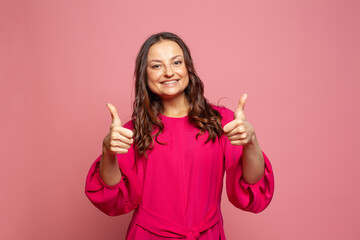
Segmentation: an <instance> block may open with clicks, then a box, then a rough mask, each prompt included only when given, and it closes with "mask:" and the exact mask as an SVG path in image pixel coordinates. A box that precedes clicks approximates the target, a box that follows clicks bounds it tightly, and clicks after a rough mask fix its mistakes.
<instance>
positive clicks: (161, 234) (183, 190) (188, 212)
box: [85, 106, 274, 240]
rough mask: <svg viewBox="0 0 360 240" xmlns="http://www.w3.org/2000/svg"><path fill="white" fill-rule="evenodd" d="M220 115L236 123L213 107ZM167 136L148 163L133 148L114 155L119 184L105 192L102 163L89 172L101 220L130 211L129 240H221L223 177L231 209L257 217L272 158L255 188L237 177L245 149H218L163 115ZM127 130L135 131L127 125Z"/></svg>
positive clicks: (267, 193) (219, 142)
mask: <svg viewBox="0 0 360 240" xmlns="http://www.w3.org/2000/svg"><path fill="white" fill-rule="evenodd" d="M213 107H214V108H215V109H216V110H218V111H219V112H220V114H221V116H222V125H223V126H225V124H227V123H228V122H230V121H232V120H233V119H234V113H233V112H232V111H231V110H229V109H227V108H225V107H218V106H213ZM161 120H162V121H163V123H164V131H163V133H162V134H160V135H159V137H158V140H159V141H160V142H162V143H166V144H165V145H160V144H158V143H157V142H155V144H154V148H153V149H152V150H151V151H148V159H145V158H144V157H139V156H137V155H136V154H135V151H134V149H133V146H132V147H131V148H130V149H129V151H128V153H126V154H118V155H117V158H118V162H119V168H120V170H121V173H122V179H121V181H120V182H119V183H118V184H117V185H115V186H108V185H106V184H105V183H104V182H103V181H102V180H101V178H100V175H99V162H100V159H101V156H99V157H98V158H97V159H96V161H95V162H94V163H93V165H92V166H91V168H90V171H89V173H88V176H87V179H86V187H85V193H86V195H87V197H88V198H89V199H90V201H91V202H92V203H93V204H94V205H95V206H96V207H97V208H99V209H100V210H101V211H103V212H104V213H106V214H108V215H110V216H115V215H120V214H125V213H128V212H130V211H132V210H135V211H134V214H133V217H132V220H131V222H130V225H129V228H128V231H127V235H126V240H144V239H147V240H148V239H149V240H152V239H153V240H161V239H179V238H180V239H187V240H190V239H200V240H209V239H221V240H224V239H225V234H224V228H223V219H222V215H221V210H220V201H221V193H222V188H223V177H224V173H225V171H226V190H227V195H228V198H229V200H230V202H231V203H232V204H233V205H234V206H235V207H237V208H239V209H242V210H245V211H250V212H254V213H258V212H261V211H262V210H264V209H265V208H266V207H267V206H268V204H269V203H270V201H271V199H272V196H273V193H274V176H273V172H272V167H271V164H270V162H269V159H268V158H267V156H266V155H265V153H263V155H264V159H265V174H264V176H263V177H262V179H260V180H259V181H258V182H257V183H255V184H247V183H246V182H245V181H244V179H243V178H242V169H241V154H242V146H233V145H231V144H230V141H229V140H228V139H227V137H226V136H224V135H223V136H221V137H220V138H217V139H216V141H215V142H212V141H209V142H208V143H205V141H206V140H207V137H208V134H207V133H205V134H204V135H202V136H199V137H198V138H196V134H197V133H198V132H199V130H198V129H197V128H195V127H194V126H193V125H192V124H191V123H190V121H189V118H188V116H186V117H182V118H172V117H166V116H164V115H161ZM124 127H126V128H128V129H133V124H132V121H129V122H127V123H126V124H125V125H124Z"/></svg>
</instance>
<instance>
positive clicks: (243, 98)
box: [234, 93, 248, 121]
mask: <svg viewBox="0 0 360 240" xmlns="http://www.w3.org/2000/svg"><path fill="white" fill-rule="evenodd" d="M247 97H248V94H247V93H244V94H243V95H242V96H241V98H240V100H239V105H238V106H237V108H236V110H235V112H234V118H235V119H241V120H243V121H245V120H246V119H245V113H244V108H245V103H246V99H247Z"/></svg>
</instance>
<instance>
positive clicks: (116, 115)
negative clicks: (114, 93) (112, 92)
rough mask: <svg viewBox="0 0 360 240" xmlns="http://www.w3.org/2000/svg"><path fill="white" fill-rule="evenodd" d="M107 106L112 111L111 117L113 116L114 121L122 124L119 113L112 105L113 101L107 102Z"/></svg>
mask: <svg viewBox="0 0 360 240" xmlns="http://www.w3.org/2000/svg"><path fill="white" fill-rule="evenodd" d="M106 106H107V108H108V109H109V111H110V114H111V118H112V123H113V124H117V125H121V120H120V118H119V115H118V113H117V110H116V108H115V106H114V105H112V104H111V103H107V104H106Z"/></svg>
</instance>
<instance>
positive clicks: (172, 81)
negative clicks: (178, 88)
mask: <svg viewBox="0 0 360 240" xmlns="http://www.w3.org/2000/svg"><path fill="white" fill-rule="evenodd" d="M177 81H179V80H174V79H171V80H166V81H163V82H161V84H164V85H167V84H172V83H176V82H177Z"/></svg>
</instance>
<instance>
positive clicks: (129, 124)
mask: <svg viewBox="0 0 360 240" xmlns="http://www.w3.org/2000/svg"><path fill="white" fill-rule="evenodd" d="M134 126H135V124H134V120H133V119H131V120H129V121H127V122H126V123H125V124H124V125H123V127H124V128H127V129H130V130H133V129H134Z"/></svg>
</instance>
